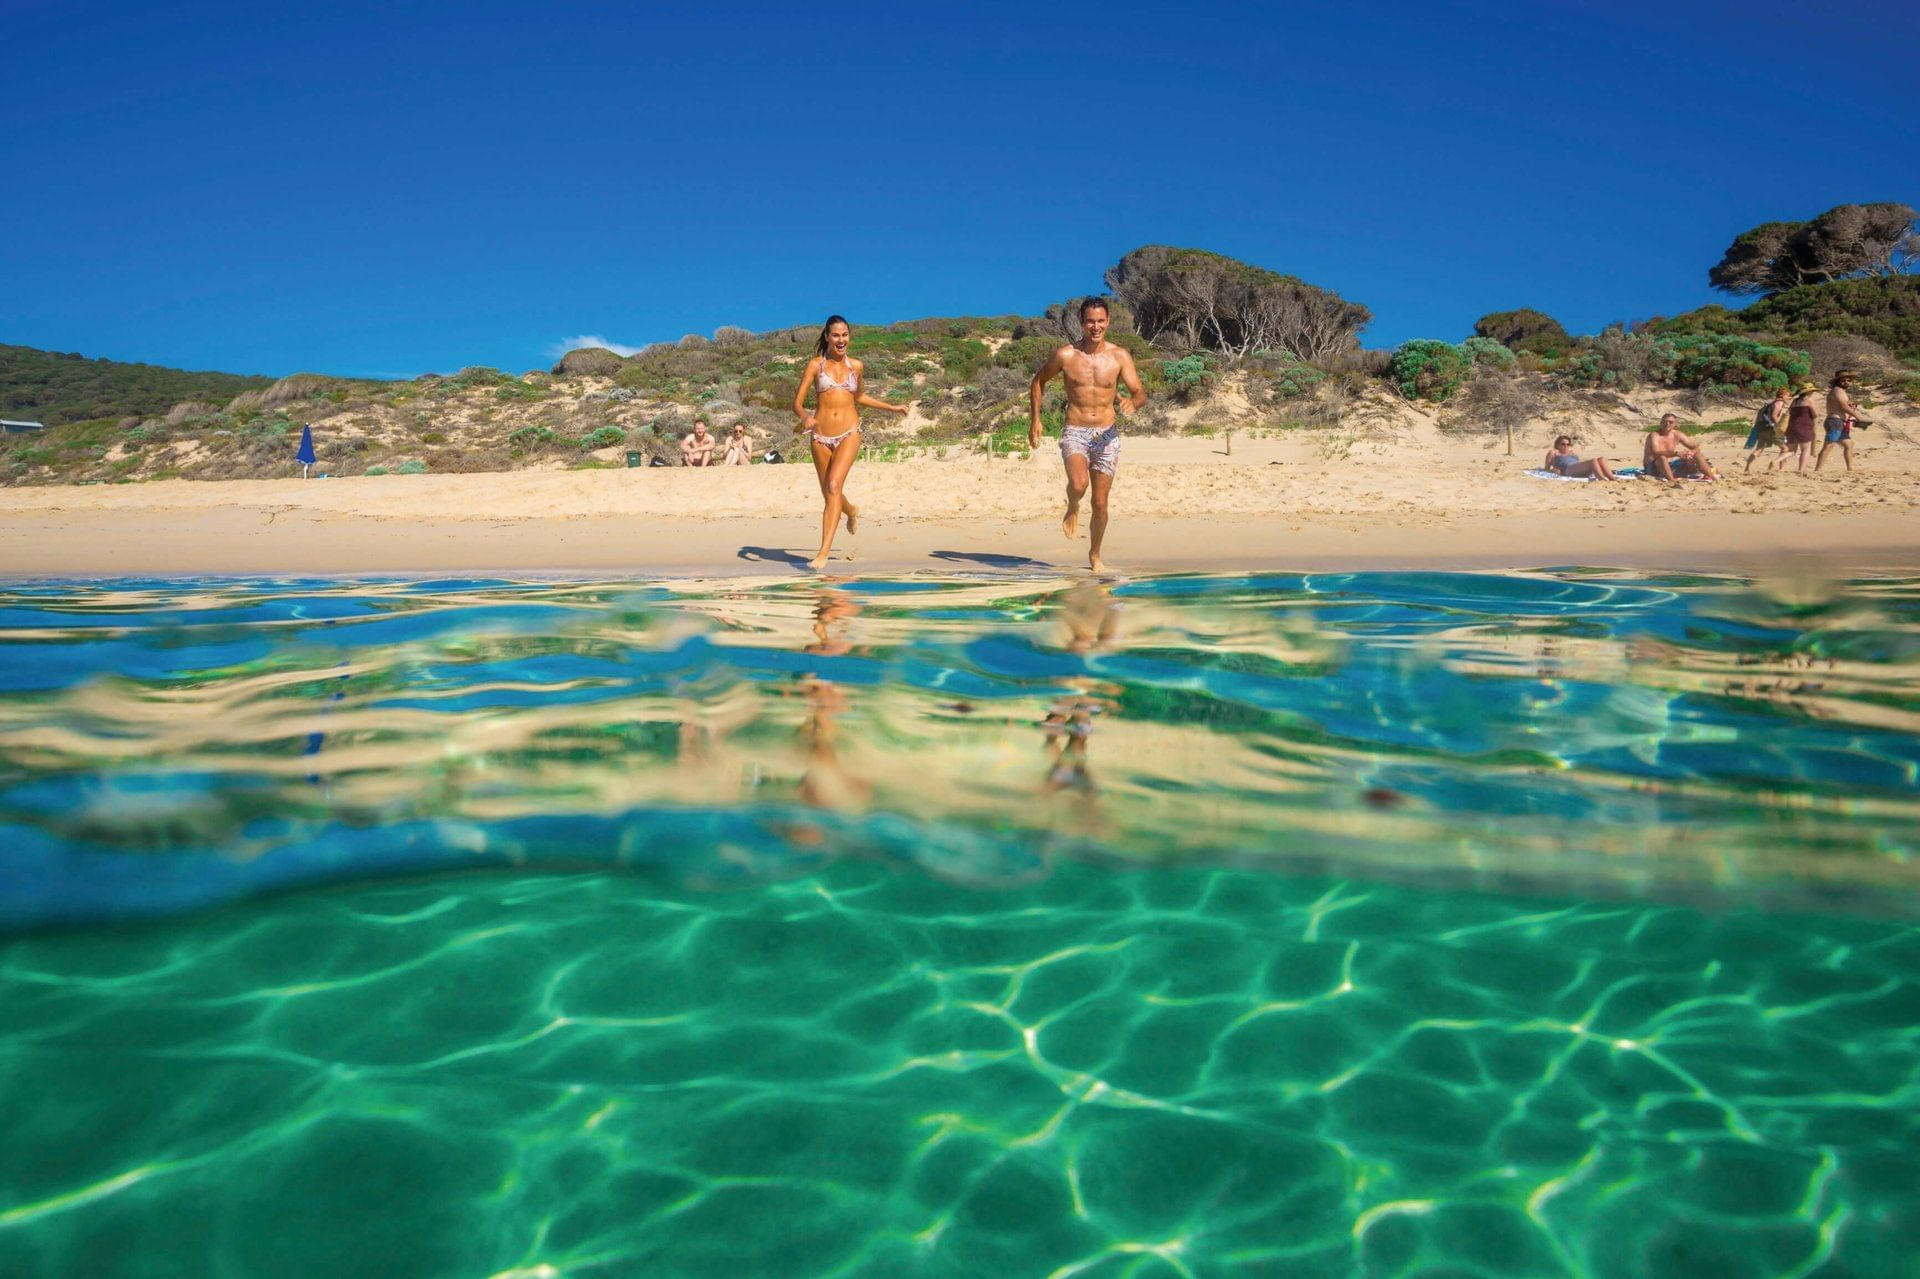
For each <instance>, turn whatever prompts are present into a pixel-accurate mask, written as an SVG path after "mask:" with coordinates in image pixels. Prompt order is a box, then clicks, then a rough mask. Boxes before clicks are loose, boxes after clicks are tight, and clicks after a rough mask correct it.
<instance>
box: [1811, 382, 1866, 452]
mask: <svg viewBox="0 0 1920 1279" xmlns="http://www.w3.org/2000/svg"><path fill="white" fill-rule="evenodd" d="M1852 385H1853V370H1852V369H1841V370H1840V371H1839V372H1838V373H1835V374H1834V375H1833V385H1831V386H1829V387H1828V388H1827V442H1826V443H1825V444H1822V445H1821V446H1820V456H1819V457H1817V458H1815V459H1814V460H1813V469H1814V470H1816V471H1817V470H1819V469H1820V468H1821V466H1823V465H1824V464H1825V463H1826V460H1827V454H1829V453H1831V452H1833V446H1834V445H1836V444H1838V445H1839V446H1840V457H1841V459H1842V460H1843V461H1845V462H1846V464H1847V469H1848V470H1849V471H1851V470H1852V469H1853V428H1854V424H1855V423H1856V422H1857V421H1858V420H1859V417H1858V414H1857V413H1856V412H1855V410H1854V407H1853V396H1852V395H1850V394H1848V393H1847V388H1848V387H1850V386H1852Z"/></svg>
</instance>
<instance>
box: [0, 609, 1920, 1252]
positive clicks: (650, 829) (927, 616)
mask: <svg viewBox="0 0 1920 1279" xmlns="http://www.w3.org/2000/svg"><path fill="white" fill-rule="evenodd" d="M1917 730H1920V581H1913V580H1898V579H1876V580H1870V581H1860V582H1854V583H1850V584H1843V585H1837V586H1836V585H1823V584H1819V583H1814V582H1781V583H1772V584H1767V585H1764V586H1763V587H1760V588H1755V587H1753V586H1750V585H1748V584H1745V583H1739V582H1732V581H1727V580H1723V579H1714V578H1699V577H1686V578H1647V577H1644V576H1643V577H1638V578H1630V577H1626V576H1621V575H1612V574H1599V573H1580V572H1568V573H1562V574H1551V575H1548V574H1542V575H1529V576H1493V575H1450V574H1353V575H1314V576H1297V575H1295V576H1262V577H1252V578H1222V577H1192V576H1179V577H1164V578H1155V579H1142V580H1134V581H1131V582H1123V583H1116V584H1109V585H1098V584H1088V583H1084V582H1083V583H1079V584H1069V583H1065V582H1061V581H1059V580H1056V579H1052V578H1042V577H1025V576H1021V575H1018V574H1007V575H995V576H983V577H974V578H968V577H927V578H908V579H891V580H872V579H853V580H845V581H840V582H835V583H831V584H824V583H814V582H807V583H804V584H803V583H799V582H792V581H788V582H778V583H771V584H740V583H630V582H583V581H571V580H569V581H544V582H507V581H464V580H463V581H381V582H336V581H277V582H262V581H219V582H185V583H182V582H169V583H156V582H138V583H117V584H87V585H80V584H50V585H31V586H26V585H19V584H16V585H14V586H12V587H10V588H0V1133H3V1134H4V1138H3V1139H0V1274H4V1275H8V1276H12V1275H15V1274H20V1275H39V1274H46V1275H189V1274H190V1275H201V1274H208V1275H212V1274H220V1275H283V1274H350V1275H395V1276H412V1275H449V1276H455V1275H458V1276H467V1275H473V1276H495V1275H525V1276H536V1275H541V1276H558V1275H627V1274H633V1275H681V1274H685V1275H706V1274H714V1275H728V1276H740V1275H848V1276H854V1275H858V1276H868V1275H1036V1276H1068V1275H1085V1276H1121V1275H1137V1276H1150V1275H1167V1276H1179V1275H1189V1276H1197V1275H1243V1274H1246V1275H1259V1274H1271V1275H1330V1276H1335V1275H1369V1276H1371V1275H1382V1276H1385V1275H1396V1276H1398V1275H1407V1276H1412V1275H1424V1276H1442V1275H1447V1276H1456V1275H1457V1276H1467V1275H1480V1276H1509V1275H1512V1276H1518V1275H1529V1276H1531V1275H1622V1276H1666V1275H1674V1276H1687V1277H1688V1279H1702V1277H1704V1276H1717V1275H1730V1276H1748V1275H1751V1276H1763V1275H1767V1276H1771V1275H1802V1276H1813V1275H1820V1276H1830V1277H1837V1276H1855V1275H1857V1276H1883V1275H1914V1274H1920V1266H1917V1265H1916V1262H1915V1258H1916V1257H1920V930H1916V927H1915V924H1916V921H1920V870H1917V869H1916V867H1915V864H1914V859H1915V852H1916V848H1917V847H1920V781H1917V780H1916V771H1917V769H1920V731H1917Z"/></svg>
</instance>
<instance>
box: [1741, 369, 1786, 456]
mask: <svg viewBox="0 0 1920 1279" xmlns="http://www.w3.org/2000/svg"><path fill="white" fill-rule="evenodd" d="M1786 425H1787V388H1786V387H1784V386H1783V387H1781V388H1780V389H1779V390H1777V391H1775V392H1774V393H1773V398H1772V399H1771V400H1768V401H1767V402H1766V403H1765V404H1763V405H1761V406H1760V411H1759V412H1758V413H1757V414H1755V415H1754V418H1753V429H1752V430H1751V431H1748V432H1747V443H1746V449H1747V465H1746V470H1747V471H1749V472H1750V471H1752V470H1753V464H1754V463H1755V462H1756V461H1758V460H1759V458H1760V450H1761V449H1778V450H1779V453H1778V454H1777V455H1776V456H1775V457H1774V459H1773V465H1772V466H1770V467H1768V468H1767V469H1768V470H1776V469H1778V468H1779V466H1780V463H1782V462H1784V461H1786V460H1787V441H1786V437H1785V436H1784V435H1783V434H1782V432H1783V431H1784V430H1785V429H1786Z"/></svg>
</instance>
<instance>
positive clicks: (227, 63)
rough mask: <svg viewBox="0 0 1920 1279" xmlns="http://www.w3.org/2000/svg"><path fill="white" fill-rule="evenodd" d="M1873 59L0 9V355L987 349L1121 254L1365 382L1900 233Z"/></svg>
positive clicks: (1643, 24) (1306, 24)
mask: <svg viewBox="0 0 1920 1279" xmlns="http://www.w3.org/2000/svg"><path fill="white" fill-rule="evenodd" d="M1036 13H1038V14H1039V16H1036ZM1916 36H1920V18H1917V17H1915V16H1914V15H1913V14H1912V13H1908V14H1906V15H1905V16H1899V15H1894V14H1890V13H1889V12H1888V11H1886V10H1884V9H1882V8H1878V7H1869V6H1866V5H1858V4H1848V5H1842V6H1841V7H1840V8H1839V9H1838V10H1836V11H1834V12H1830V13H1824V14H1822V15H1820V16H1819V18H1818V22H1817V25H1814V24H1810V21H1809V19H1808V17H1807V15H1806V14H1805V11H1804V10H1801V9H1798V8H1794V7H1789V6H1785V5H1780V4H1756V5H1747V6H1743V7H1742V8H1740V9H1738V10H1733V9H1729V8H1722V7H1719V6H1713V7H1708V6H1699V5H1695V6H1686V5H1682V6H1672V5H1668V6H1660V7H1654V6H1649V5H1626V6H1615V7H1609V8H1607V9H1605V10H1600V9H1597V8H1596V9H1592V10H1556V11H1553V12H1547V13H1542V14H1530V15H1527V16H1526V18H1525V19H1524V21H1516V19H1515V15H1514V13H1513V11H1512V10H1511V9H1510V8H1508V9H1499V8H1495V7H1492V6H1486V5H1455V6H1448V7H1434V6H1421V7H1419V8H1413V7H1404V8H1389V9H1375V10H1369V11H1366V12H1364V13H1353V14H1333V13H1327V12H1321V11H1317V10H1315V11H1303V12H1299V13H1294V14H1287V13H1281V12H1278V11H1269V10H1255V9H1250V8H1241V7H1225V6H1219V7H1212V6H1201V7H1195V8H1190V9H1186V10H1182V11H1181V12H1180V13H1179V14H1177V15H1175V16H1168V14H1167V13H1166V11H1164V10H1159V9H1148V8H1146V7H1144V6H1138V5H1130V4H1118V5H1106V6H1100V7H1097V8H1095V7H1082V6H1069V7H1054V8H1049V9H1047V10H1045V11H1035V10H1032V9H1025V8H1015V7H1011V6H1001V5H978V6H969V7H967V8H966V9H965V10H963V11H958V10H953V11H950V10H941V11H938V12H935V13H932V14H919V13H915V12H905V13H903V12H900V11H897V10H892V9H888V8H883V7H871V8H869V7H862V6H848V7H843V8H838V9H832V10H806V11H795V10H792V9H790V8H787V7H784V6H758V5H744V6H739V7H735V8H730V9H727V10H725V11H723V12H714V13H706V14H693V13H688V12H681V11H678V10H675V11H670V12H666V13H654V12H651V11H644V10H643V11H630V12H616V11H606V10H580V11H573V12H549V11H546V10H535V9H531V8H523V7H519V6H510V5H500V4H476V5H470V6H466V7H464V8H462V9H461V10H459V11H458V12H457V14H456V13H454V12H453V11H449V10H441V9H436V8H428V7H422V8H394V7H391V6H386V7H377V6H371V5H365V4H359V3H347V4H342V5H338V6H334V7H332V8H330V9H328V10H327V11H326V12H325V13H291V14H285V13H272V14H266V13H263V12H262V11H260V10H258V9H257V8H253V7H250V6H243V5H234V4H199V5H189V6H185V7H181V8H174V9H168V10H164V11H160V10H154V9H151V8H149V7H145V6H133V5H129V4H122V3H72V4H68V3H54V2H52V0H27V2H24V3H14V4H11V5H9V6H8V7H7V9H6V11H5V12H4V14H0V38H4V39H5V40H6V42H7V44H8V46H9V47H10V48H12V49H14V50H15V51H16V58H15V61H16V63H17V64H18V65H17V66H15V67H14V68H13V71H14V77H13V82H12V84H11V85H10V94H9V99H10V100H9V105H8V114H9V117H10V119H9V125H10V127H9V128H8V129H7V130H6V131H5V134H4V136H0V160H4V162H5V163H6V167H7V172H9V173H10V174H11V175H12V176H13V178H14V180H15V188H16V197H15V199H14V200H13V201H11V202H10V203H9V204H7V205H6V206H4V207H0V296H4V297H5V299H6V311H7V319H6V324H5V326H4V329H3V330H0V341H4V342H8V343H14V344H19V345H25V346H32V347H38V348H42V349H49V350H61V351H78V352H80V353H83V354H85V355H88V356H105V357H108V358H112V359H118V360H128V361H140V362H145V363H152V364H162V365H169V366H173V367H179V368H188V369H207V370H220V371H225V372H234V373H260V374H267V375H280V374H286V373H293V372H302V371H310V372H321V373H333V374H340V375H357V376H372V377H409V376H413V375H415V374H418V373H422V372H450V371H452V370H454V369H457V368H459V367H461V366H464V365H473V364H483V365H493V366H496V367H500V368H504V369H509V370H513V371H519V370H523V369H527V368H533V367H544V366H545V365H548V364H550V363H552V361H553V359H554V358H556V355H557V353H558V351H559V349H561V348H562V347H563V346H564V345H565V344H567V343H568V342H569V341H576V342H577V341H579V340H581V339H584V338H588V337H593V338H598V339H601V340H603V341H605V342H606V343H608V344H611V345H613V346H615V347H616V349H618V348H622V347H625V348H637V347H640V346H643V345H645V344H647V343H650V342H656V341H671V340H674V339H676V338H678V337H680V336H681V335H682V334H685V333H689V332H696V333H701V334H710V333H711V332H712V331H713V330H714V329H715V328H717V327H719V326H720V325H726V324H733V325H740V326H742V327H746V328H750V329H755V330H765V329H770V328H777V327H782V326H785V325H790V324H808V323H817V322H818V321H819V319H820V318H821V317H822V316H824V315H825V314H826V313H827V312H829V311H838V312H841V313H844V314H847V315H849V316H851V317H852V318H853V319H854V320H856V321H857V322H860V323H870V324H885V323H888V322H891V321H895V320H904V319H917V318H922V317H926V316H937V315H999V314H1007V313H1014V312H1018V313H1024V314H1032V313H1035V312H1038V311H1040V310H1042V309H1044V308H1045V307H1046V306H1047V305H1048V304H1050V303H1053V302H1058V301H1061V300H1064V299H1066V298H1068V297H1072V296H1078V295H1080V294H1084V293H1087V292H1091V291H1095V290H1097V289H1099V288H1100V287H1101V275H1102V273H1103V272H1104V271H1105V270H1106V269H1107V268H1108V267H1109V266H1111V265H1112V264H1113V263H1114V262H1115V261H1117V260H1118V259H1119V257H1120V256H1121V255H1122V254H1123V253H1125V252H1127V251H1128V250H1131V249H1133V248H1136V247H1138V246H1140V245H1142V244H1148V243H1166V244H1177V245H1183V246H1187V247H1194V248H1202V249H1209V250H1213V251H1215V252H1220V253H1225V254H1228V255H1231V256H1233V257H1236V258H1240V259H1243V260H1245V261H1248V262H1252V263H1254V264H1256V265H1259V266H1263V267H1267V268H1270V269H1272V270H1276V271H1281V272H1285V273H1288V274H1291V275H1297V276H1299V277H1301V278H1302V279H1305V280H1307V281H1308V282H1310V283H1313V284H1316V285H1319V286H1321V287H1324V288H1329V289H1333V290H1335V291H1336V292H1338V293H1340V294H1341V295H1343V296H1345V297H1347V298H1350V299H1352V300H1354V301H1358V302H1361V303H1363V304H1365V305H1366V306H1368V307H1369V308H1370V309H1371V310H1372V311H1373V313H1374V317H1375V318H1374V322H1373V324H1372V326H1370V327H1369V328H1368V330H1367V331H1366V332H1365V333H1364V334H1363V335H1362V337H1363V341H1364V342H1365V344H1366V345H1368V346H1373V347H1383V346H1393V345H1396V344H1398V343H1399V342H1402V341H1405V340H1407V339H1409V338H1414V337H1438V338H1446V339H1450V340H1458V339H1460V338H1462V337H1464V336H1466V335H1467V334H1468V333H1469V332H1470V331H1471V326H1472V324H1473V321H1474V320H1475V319H1476V318H1478V317H1479V316H1480V315H1482V314H1484V313H1486V312H1489V311H1494V310H1505V309H1510V308H1514V307H1522V306H1531V307H1536V308H1538V309H1540V310H1543V311H1546V312H1548V313H1550V314H1552V315H1554V316H1555V317H1556V318H1558V319H1560V320H1561V321H1562V322H1563V323H1565V324H1566V325H1567V327H1568V328H1570V329H1572V330H1574V331H1577V332H1593V331H1597V330H1598V329H1599V328H1601V327H1603V326H1604V325H1605V324H1607V323H1610V322H1613V321H1618V320H1632V319H1640V318H1645V317H1647V316H1651V315H1655V314H1674V313H1676V312H1679V311H1685V310H1690V309H1692V308H1694V307H1697V306H1700V305H1703V304H1705V303H1707V302H1710V301H1722V302H1724V303H1726V304H1727V305H1730V306H1737V305H1741V304H1743V303H1742V300H1741V299H1734V298H1727V297H1725V296H1724V295H1719V294H1715V293H1714V292H1713V291H1712V290H1710V289H1709V288H1708V287H1707V283H1706V274H1707V269H1708V267H1709V266H1711V265H1712V264H1713V263H1714V262H1715V261H1716V260H1718V258H1719V256H1720V254H1721V253H1722V252H1723V251H1724V249H1725V248H1726V246H1727V244H1728V242H1730V241H1731V240H1732V239H1733V237H1734V236H1735V235H1737V234H1739V233H1740V232H1742V231H1744V230H1747V229H1748V228H1750V227H1752V226H1754V225H1757V224H1759V223H1761V222H1765V221H1770V220H1776V219H1801V218H1808V217H1812V216H1814V215H1816V214H1818V213H1820V212H1822V211H1823V210H1825V209H1827V208H1830V207H1832V206H1833V205H1835V204H1840V203H1846V202H1854V201H1874V200H1896V201H1903V202H1906V203H1915V202H1916V201H1917V200H1920V192H1916V191H1915V190H1914V189H1913V183H1914V175H1915V174H1916V173H1920V130H1916V129H1915V127H1914V125H1913V123H1912V113H1911V101H1910V91H1909V90H1908V88H1907V84H1908V81H1909V78H1910V76H1909V70H1908V67H1907V65H1906V64H1907V63H1908V62H1909V61H1910V58H1911V54H1912V52H1913V50H1914V48H1915V47H1916V40H1915V37H1916ZM1835 68H1844V70H1836V69H1835ZM22 193H30V194H22Z"/></svg>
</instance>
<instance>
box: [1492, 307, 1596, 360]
mask: <svg viewBox="0 0 1920 1279" xmlns="http://www.w3.org/2000/svg"><path fill="white" fill-rule="evenodd" d="M1473 333H1474V336H1475V337H1483V338H1492V339H1493V340H1494V341H1495V342H1498V343H1500V345H1502V346H1504V347H1506V348H1507V349H1508V350H1510V351H1513V352H1514V353H1516V354H1518V353H1520V352H1523V351H1530V352H1532V353H1533V354H1535V355H1544V356H1546V357H1548V358H1549V359H1557V358H1558V357H1560V356H1563V355H1565V354H1566V353H1567V351H1568V350H1569V349H1571V347H1572V346H1573V339H1572V338H1571V337H1569V336H1568V335H1567V330H1566V329H1565V328H1564V327H1563V326H1562V325H1561V323H1560V321H1558V320H1556V319H1554V318H1553V317H1552V316H1551V315H1548V314H1547V313H1546V312H1544V311H1536V310H1534V309H1533V308H1532V307H1521V308H1520V309H1519V310H1517V311H1491V312H1489V313H1487V314H1486V315H1483V316H1481V317H1480V318H1479V319H1477V320H1475V321H1474V322H1473Z"/></svg>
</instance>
